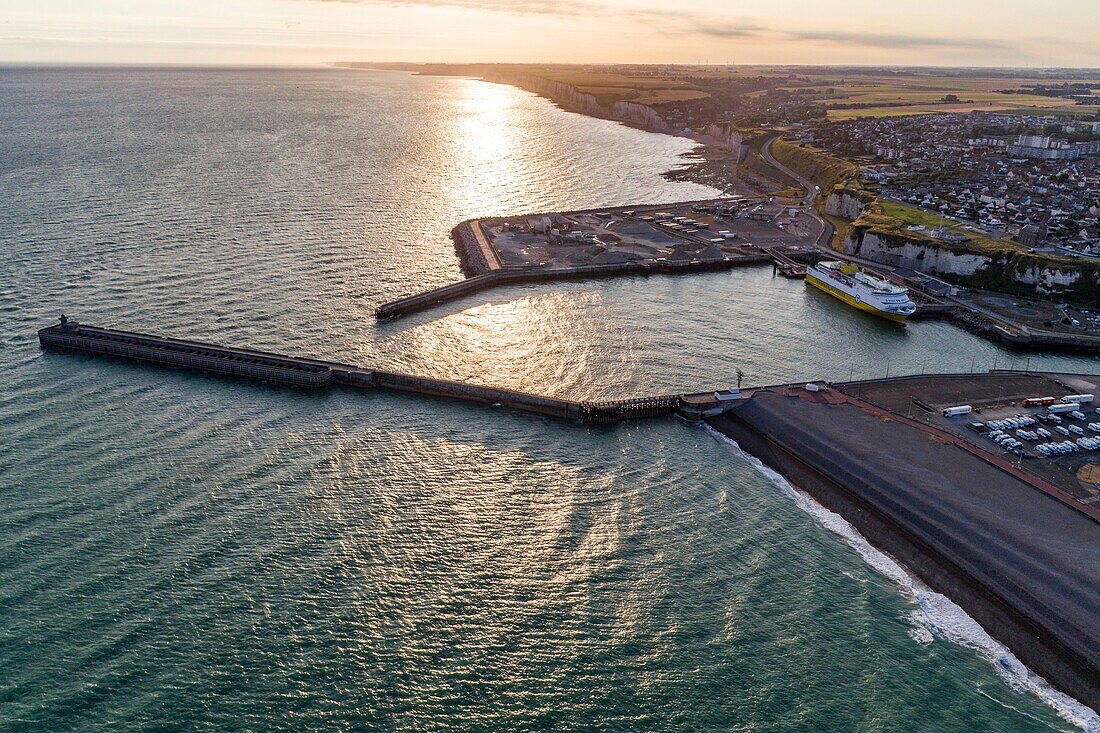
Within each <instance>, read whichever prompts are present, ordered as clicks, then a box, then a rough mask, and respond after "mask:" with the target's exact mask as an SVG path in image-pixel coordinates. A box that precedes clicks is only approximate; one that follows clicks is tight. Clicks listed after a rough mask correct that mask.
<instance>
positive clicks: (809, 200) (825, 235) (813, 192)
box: [760, 135, 836, 254]
mask: <svg viewBox="0 0 1100 733" xmlns="http://www.w3.org/2000/svg"><path fill="white" fill-rule="evenodd" d="M777 139H778V135H777V136H776V137H773V138H771V139H770V140H768V141H767V142H766V143H764V144H763V145H761V146H760V154H761V155H762V156H764V160H766V161H768V163H769V164H770V165H772V166H773V167H775V168H776V169H777V170H779V171H782V172H783V173H786V174H787V175H788V176H790V177H791V178H793V179H794V180H796V181H798V183H799V185H800V186H802V190H803V191H805V192H806V193H805V195H803V196H802V206H803V207H804V208H805V210H806V213H808V214H809V215H810V216H813V217H814V218H815V219H817V220H818V221H820V222H821V225H822V231H821V236H820V237H818V238H817V243H816V244H817V246H818V248H820V249H824V250H828V251H829V253H830V254H835V253H834V252H833V251H832V250H829V242H831V241H832V239H833V234H834V233H835V232H836V228H835V227H834V226H833V225H832V222H830V221H829V220H828V219H825V218H824V217H821V216H818V214H817V211H815V210H814V199H816V198H817V195H818V193H820V192H819V191H818V188H817V186H816V185H815V184H814V182H813V181H811V180H810V179H808V178H805V177H804V176H801V175H799V174H798V173H795V172H794V171H793V170H791V169H790V168H788V167H787V166H785V165H783V164H782V163H780V162H779V161H778V160H776V159H775V157H774V156H772V143H774V142H775V141H776V140H777Z"/></svg>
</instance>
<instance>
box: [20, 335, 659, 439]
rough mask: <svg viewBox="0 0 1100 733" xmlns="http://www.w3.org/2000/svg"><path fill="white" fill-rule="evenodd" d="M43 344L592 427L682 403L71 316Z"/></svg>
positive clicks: (43, 338) (654, 414)
mask: <svg viewBox="0 0 1100 733" xmlns="http://www.w3.org/2000/svg"><path fill="white" fill-rule="evenodd" d="M38 339H39V342H40V343H41V344H42V346H43V347H45V348H51V349H64V350H68V351H78V352H83V353H86V354H95V355H99V356H110V357H116V358H120V359H127V360H130V361H137V362H142V363H146V364H157V365H161V366H168V367H179V368H184V369H191V370H195V371H201V372H208V373H211V374H221V375H225V376H230V377H239V378H246V379H254V380H259V381H264V382H272V383H275V384H282V385H287V386H291V387H300V388H305V389H321V388H325V387H330V386H344V387H355V388H377V389H387V390H395V391H400V392H412V393H416V394H422V395H431V396H435V397H444V398H449V399H456V400H462V401H465V402H476V403H481V404H489V405H500V406H502V407H506V408H509V409H513V410H518V411H521V412H529V413H534V414H537V415H546V416H550V417H556V418H562V419H566V420H583V421H585V422H590V423H615V422H619V421H622V420H631V419H637V418H647V417H658V416H660V415H670V414H672V413H674V412H675V411H676V409H677V407H678V405H679V398H678V397H677V396H675V395H667V396H653V397H642V398H636V399H630V400H617V401H607V402H585V401H574V400H563V399H557V398H554V397H544V396H541V395H536V394H530V393H528V392H520V391H517V390H510V389H501V388H499V387H488V386H483V385H476V384H467V383H465V382H454V381H450V380H447V379H433V378H430V377H418V376H413V375H409V374H398V373H394V372H387V371H382V370H378V369H369V368H365V367H359V366H352V365H350V364H340V363H336V362H330V361H323V360H319V359H309V358H303V357H294V356H285V355H282V354H274V353H271V352H267V351H257V350H254V349H242V348H231V347H227V346H220V345H218V344H208V343H202V342H198V341H186V340H182V339H174V338H167V337H164V336H154V335H150V334H142V333H133V332H130V331H118V330H115V329H109V328H99V327H96V326H86V325H83V324H80V323H77V322H75V321H72V320H69V319H67V318H65V317H62V321H61V323H59V324H57V325H54V326H50V327H48V328H43V329H42V330H40V331H39V332H38Z"/></svg>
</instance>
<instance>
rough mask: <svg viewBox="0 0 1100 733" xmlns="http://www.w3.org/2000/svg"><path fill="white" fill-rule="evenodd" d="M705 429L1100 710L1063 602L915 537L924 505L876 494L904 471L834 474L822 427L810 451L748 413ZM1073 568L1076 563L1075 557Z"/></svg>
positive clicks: (1089, 653)
mask: <svg viewBox="0 0 1100 733" xmlns="http://www.w3.org/2000/svg"><path fill="white" fill-rule="evenodd" d="M707 422H708V424H710V425H711V426H712V427H714V428H715V429H717V430H718V431H720V432H721V433H723V434H724V435H726V436H728V437H730V438H732V439H733V440H734V441H736V442H737V443H738V445H739V446H740V447H741V448H742V449H743V450H744V451H745V452H746V453H749V454H750V455H753V456H755V457H756V458H758V459H759V460H760V461H762V462H763V463H764V464H766V465H767V466H769V467H770V468H772V469H774V470H775V471H777V472H779V473H780V474H781V475H783V476H784V477H785V478H786V479H787V480H788V481H790V482H791V484H792V485H794V486H797V487H798V488H799V489H801V490H803V491H805V492H807V493H808V494H810V495H811V496H812V497H813V498H814V499H815V500H817V501H818V502H819V503H821V504H822V505H823V506H825V507H826V508H828V509H829V510H831V511H833V512H836V513H837V514H839V515H841V516H842V517H844V519H845V520H847V521H848V522H849V523H850V524H851V525H852V526H854V527H855V528H856V529H857V530H858V531H859V532H860V534H861V535H863V536H864V537H865V538H866V539H867V540H868V541H869V542H870V543H871V544H872V545H874V546H875V547H877V548H879V549H880V550H882V551H884V552H887V553H888V554H890V555H891V556H892V557H893V558H895V559H896V560H898V561H899V562H901V563H902V564H903V565H904V566H905V567H907V568H908V569H909V570H910V571H911V572H913V573H914V574H915V575H916V576H917V577H919V578H920V579H921V580H922V581H923V582H924V583H925V584H927V585H928V586H929V587H930V588H932V589H933V590H935V591H936V592H938V593H942V594H944V595H945V596H947V597H948V598H950V599H952V600H953V601H954V602H955V603H957V604H958V605H959V606H961V607H962V608H963V610H964V611H966V613H967V614H968V615H969V616H971V617H972V618H973V619H975V620H976V621H977V622H978V623H979V624H981V626H982V627H983V628H984V629H985V630H986V631H987V632H988V633H989V634H990V635H991V636H992V637H994V638H995V639H997V640H999V641H1000V642H1001V643H1003V644H1005V645H1006V646H1007V647H1009V648H1010V649H1011V650H1012V651H1013V653H1014V654H1015V655H1016V656H1017V657H1019V658H1020V659H1021V660H1022V661H1023V662H1024V663H1025V664H1026V665H1027V666H1028V668H1029V669H1031V670H1032V671H1034V672H1036V673H1038V674H1039V675H1041V676H1043V677H1044V678H1046V679H1047V680H1050V681H1051V682H1053V683H1054V684H1055V685H1056V686H1057V687H1059V688H1060V689H1062V690H1064V691H1066V692H1067V693H1069V694H1070V695H1072V696H1074V697H1075V698H1077V699H1078V700H1081V701H1082V702H1084V703H1085V704H1087V705H1089V706H1091V707H1093V708H1094V709H1100V674H1098V673H1100V669H1098V666H1097V656H1096V655H1097V650H1096V640H1095V639H1091V640H1090V639H1088V638H1084V639H1082V637H1081V636H1080V635H1079V632H1074V631H1073V630H1072V629H1068V628H1066V626H1068V625H1067V624H1059V623H1055V622H1051V620H1050V619H1051V618H1052V617H1057V614H1056V613H1052V612H1051V611H1050V609H1051V608H1056V607H1058V601H1057V600H1053V599H1049V598H1042V597H1041V595H1039V594H1038V592H1036V591H1035V589H1033V588H1017V589H1014V590H1013V591H1012V592H1009V593H1005V592H1002V591H1001V589H1002V587H1003V586H1004V583H1006V582H1007V581H1006V580H1005V579H1004V578H1003V577H1001V578H998V577H997V573H995V572H990V571H989V570H988V569H985V570H982V569H979V568H980V566H975V565H974V563H973V562H971V561H970V560H967V559H963V556H962V555H960V554H959V553H956V552H954V551H953V550H952V549H951V548H952V545H953V540H954V538H952V537H951V536H949V535H947V536H945V535H944V534H942V533H937V532H932V533H927V532H925V531H922V530H921V529H918V528H919V527H920V526H921V522H920V521H918V520H917V519H916V515H917V513H919V512H920V511H927V510H928V509H927V507H924V508H921V509H918V508H916V507H914V506H912V505H909V504H907V503H906V502H905V501H904V500H898V499H897V498H896V497H895V498H894V499H885V498H884V495H882V494H880V493H879V491H880V489H881V487H882V486H884V485H887V486H888V485H889V483H890V482H893V481H898V480H899V475H898V473H899V470H900V471H901V472H902V473H904V472H905V469H904V468H903V467H902V466H899V465H889V466H879V465H867V464H860V465H859V466H858V467H857V469H858V470H853V471H850V472H849V471H844V470H833V469H834V468H836V466H834V465H833V462H832V461H831V460H830V459H829V458H828V455H831V453H830V452H831V451H834V450H835V449H836V446H835V445H833V444H832V443H831V442H830V439H829V435H828V433H829V427H828V426H827V425H825V424H824V423H822V424H821V425H817V426H816V427H817V428H818V434H819V435H820V436H821V439H820V440H818V441H817V442H816V443H813V442H812V441H811V442H807V441H806V440H803V439H802V436H798V437H794V436H792V435H791V434H790V433H789V432H788V431H785V430H780V429H776V428H775V426H774V425H771V424H770V423H768V422H767V421H762V420H760V419H758V416H757V415H755V414H753V413H752V412H751V411H749V412H748V414H746V411H745V410H743V409H741V408H737V409H734V410H732V411H729V412H726V413H724V414H722V415H719V416H716V417H712V418H709V419H708V420H707ZM864 439H870V438H868V437H867V436H864ZM922 440H926V439H923V438H922ZM836 460H837V461H842V460H843V458H837V459H836ZM931 500H932V499H929V501H931ZM942 510H943V511H947V509H946V508H942ZM1082 521H1084V522H1086V523H1090V522H1091V520H1089V519H1082ZM974 535H975V537H977V538H981V537H985V534H984V532H983V531H982V530H981V528H975V530H974ZM979 541H981V540H979ZM1068 560H1069V561H1070V562H1072V557H1071V558H1068ZM1042 575H1043V576H1044V577H1049V576H1050V575H1051V571H1050V569H1049V568H1046V569H1044V570H1043V571H1042ZM1010 599H1013V600H1010ZM1076 621H1077V622H1078V623H1087V621H1083V620H1080V619H1076ZM1087 633H1088V632H1087V631H1086V632H1085V635H1086V637H1087Z"/></svg>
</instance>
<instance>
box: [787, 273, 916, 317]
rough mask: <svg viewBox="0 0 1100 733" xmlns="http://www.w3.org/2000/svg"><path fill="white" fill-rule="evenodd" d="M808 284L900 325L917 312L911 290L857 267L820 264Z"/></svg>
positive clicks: (809, 278) (807, 280)
mask: <svg viewBox="0 0 1100 733" xmlns="http://www.w3.org/2000/svg"><path fill="white" fill-rule="evenodd" d="M806 282H807V284H809V285H813V286H814V287H815V288H817V289H819V290H823V291H825V292H826V293H828V294H829V295H831V296H833V297H834V298H838V299H840V300H843V301H844V302H845V303H847V304H848V305H850V306H853V307H855V308H859V309H860V310H862V311H866V312H867V313H872V314H874V315H876V316H880V317H882V318H887V319H889V320H891V321H895V322H897V323H904V322H905V319H906V318H908V317H909V316H911V315H913V314H914V313H916V312H917V306H916V305H914V304H913V301H912V300H911V299H910V298H909V291H908V290H906V289H905V288H902V287H898V286H897V285H894V284H893V283H890V282H887V281H886V280H883V279H882V278H881V277H878V276H876V275H872V274H871V273H869V272H866V271H864V270H861V269H860V268H859V267H857V266H855V265H849V264H846V263H841V262H836V261H826V262H819V263H817V264H816V265H814V266H813V267H811V268H809V269H808V270H806Z"/></svg>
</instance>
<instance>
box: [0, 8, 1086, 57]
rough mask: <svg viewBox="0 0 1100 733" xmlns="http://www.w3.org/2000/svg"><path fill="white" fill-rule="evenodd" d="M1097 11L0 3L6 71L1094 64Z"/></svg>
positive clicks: (0, 47) (0, 43)
mask: <svg viewBox="0 0 1100 733" xmlns="http://www.w3.org/2000/svg"><path fill="white" fill-rule="evenodd" d="M1098 38H1100V0H1045V1H1044V2H1037V0H1026V1H1025V0H920V2H915V1H914V2H905V3H902V2H896V1H895V0H876V1H875V2H867V1H865V0H829V2H822V0H813V1H812V2H811V1H807V0H771V1H770V2H751V3H750V2H741V1H740V0H732V1H729V2H714V1H710V2H708V1H706V0H678V1H677V2H664V3H661V2H656V1H655V0H561V1H559V2H554V1H551V0H390V1H385V0H186V2H181V1H179V0H174V1H171V2H169V1H168V0H0V62H58V63H70V62H98V63H184V64H195V63H198V64H313V63H323V62H329V61H536V62H647V63H673V62H680V63H695V62H706V63H712V64H718V63H741V64H748V63H784V64H786V63H790V64H883V63H888V64H932V65H967V66H977V65H990V66H1088V67H1100V42H1098V41H1097V39H1098Z"/></svg>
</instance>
